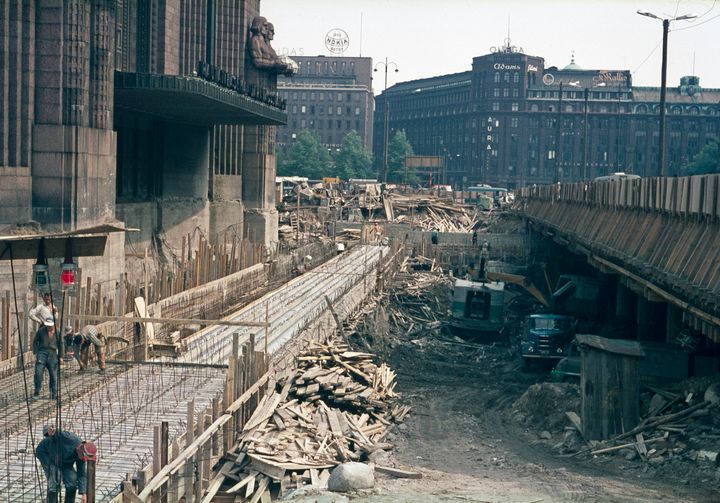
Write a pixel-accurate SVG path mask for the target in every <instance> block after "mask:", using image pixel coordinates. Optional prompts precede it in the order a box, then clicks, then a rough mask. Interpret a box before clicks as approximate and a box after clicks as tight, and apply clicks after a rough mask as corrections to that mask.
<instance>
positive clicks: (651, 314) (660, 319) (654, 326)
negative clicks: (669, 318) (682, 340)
mask: <svg viewBox="0 0 720 503" xmlns="http://www.w3.org/2000/svg"><path fill="white" fill-rule="evenodd" d="M665 320H666V316H665V305H664V303H663V302H652V301H649V300H647V299H646V298H645V297H642V296H640V295H639V296H638V302H637V338H638V340H639V341H654V342H664V341H665V333H666V330H665V327H666V321H665Z"/></svg>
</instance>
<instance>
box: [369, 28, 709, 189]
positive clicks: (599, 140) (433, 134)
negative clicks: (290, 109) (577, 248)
mask: <svg viewBox="0 0 720 503" xmlns="http://www.w3.org/2000/svg"><path fill="white" fill-rule="evenodd" d="M386 99H387V101H386ZM386 102H387V103H388V105H389V107H390V110H389V128H390V131H391V134H390V137H391V138H392V132H393V131H397V130H404V131H405V133H406V134H407V137H408V140H409V141H410V143H411V144H412V146H413V149H414V151H415V154H417V155H435V156H441V157H442V158H443V162H444V166H445V173H444V174H442V175H441V176H442V177H443V178H444V179H445V181H447V183H450V184H452V185H453V186H455V187H456V188H464V187H468V186H472V185H476V184H478V183H489V184H492V185H502V186H508V187H510V188H514V187H521V186H524V185H529V184H544V183H551V182H553V181H561V182H569V181H576V180H583V179H592V178H595V177H597V176H602V175H607V174H610V173H613V172H618V171H623V172H627V173H634V174H638V175H640V176H655V175H657V174H659V172H660V166H659V162H660V160H659V159H660V156H659V110H660V105H659V103H660V88H659V87H639V86H633V85H632V75H631V73H630V71H629V70H621V69H615V70H612V69H592V70H591V69H584V68H583V67H582V66H581V65H579V64H578V63H577V62H576V61H575V57H574V55H573V57H572V59H571V61H570V63H569V64H568V65H566V66H564V67H562V68H557V67H555V66H550V67H546V66H545V60H544V59H543V58H542V57H537V56H531V55H528V54H525V52H524V51H523V49H522V48H521V47H516V46H512V45H510V42H509V41H507V43H506V44H505V45H503V46H502V47H497V48H492V50H491V53H490V54H486V55H483V56H478V57H476V58H474V59H473V61H472V68H471V70H469V71H466V72H461V73H454V74H449V75H441V76H437V77H430V78H426V79H418V80H414V81H409V82H401V83H399V84H396V85H394V86H392V87H390V88H388V89H387V91H386V95H385V96H383V97H382V98H381V99H378V100H376V103H377V110H376V113H375V127H374V131H375V135H374V141H373V144H374V151H375V157H376V159H379V158H381V157H382V156H381V153H382V151H383V150H382V149H383V138H382V134H380V132H382V131H383V128H382V127H381V125H382V122H381V121H382V120H383V117H384V110H383V107H384V105H385V103H386ZM666 134H667V136H666V149H667V150H666V157H667V165H668V173H669V174H670V175H673V174H678V173H679V170H680V168H681V166H683V165H684V164H685V163H687V162H688V161H690V160H691V159H692V158H693V156H694V155H696V154H697V153H698V152H699V151H700V150H701V149H702V148H703V146H704V145H705V144H706V143H708V142H710V141H712V140H713V139H715V138H717V137H718V134H720V89H704V88H703V87H702V86H701V85H700V79H699V78H698V77H696V76H687V77H683V78H682V79H681V82H680V83H679V85H678V86H676V87H669V88H668V91H667V129H666Z"/></svg>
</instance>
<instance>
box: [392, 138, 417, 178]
mask: <svg viewBox="0 0 720 503" xmlns="http://www.w3.org/2000/svg"><path fill="white" fill-rule="evenodd" d="M409 155H413V148H412V145H410V142H409V141H408V139H407V136H406V135H405V131H403V130H400V131H397V132H396V133H395V136H393V138H392V140H390V143H388V154H387V156H388V160H387V163H388V181H393V182H405V181H406V175H407V182H408V183H414V182H416V181H417V176H416V175H415V170H414V169H412V170H407V169H406V168H405V157H407V156H409Z"/></svg>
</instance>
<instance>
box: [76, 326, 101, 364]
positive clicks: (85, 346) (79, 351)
mask: <svg viewBox="0 0 720 503" xmlns="http://www.w3.org/2000/svg"><path fill="white" fill-rule="evenodd" d="M104 339H105V337H104V336H103V334H102V333H101V332H100V330H98V327H97V326H95V325H85V326H84V327H83V328H82V330H80V333H77V334H75V337H74V338H73V347H74V349H75V359H76V360H77V361H78V364H79V365H80V370H85V369H86V368H87V366H88V363H89V361H90V346H93V347H94V348H95V358H97V364H98V368H99V369H100V372H105V351H104V347H105V342H104Z"/></svg>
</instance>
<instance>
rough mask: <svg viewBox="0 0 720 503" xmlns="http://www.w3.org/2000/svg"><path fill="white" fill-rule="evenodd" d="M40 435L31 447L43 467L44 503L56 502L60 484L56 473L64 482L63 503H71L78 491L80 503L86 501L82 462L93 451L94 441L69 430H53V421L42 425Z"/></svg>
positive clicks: (85, 481)
mask: <svg viewBox="0 0 720 503" xmlns="http://www.w3.org/2000/svg"><path fill="white" fill-rule="evenodd" d="M43 436H44V438H43V439H42V441H41V442H40V443H39V444H38V446H37V449H35V457H37V458H38V460H40V464H41V465H42V467H43V470H44V471H45V477H46V478H47V482H48V493H47V500H48V503H58V493H59V491H60V484H59V481H58V480H57V478H58V475H60V476H61V477H62V482H63V484H64V485H65V503H75V496H76V494H77V493H78V492H80V496H81V497H82V503H85V502H86V497H85V494H86V491H87V474H86V471H85V462H86V461H87V459H88V458H89V457H92V458H94V456H95V454H96V448H95V445H94V444H92V443H90V442H87V443H86V442H83V441H82V440H81V439H80V437H78V436H77V435H76V434H74V433H72V432H70V431H57V429H56V428H55V425H52V424H47V425H45V426H44V427H43Z"/></svg>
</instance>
